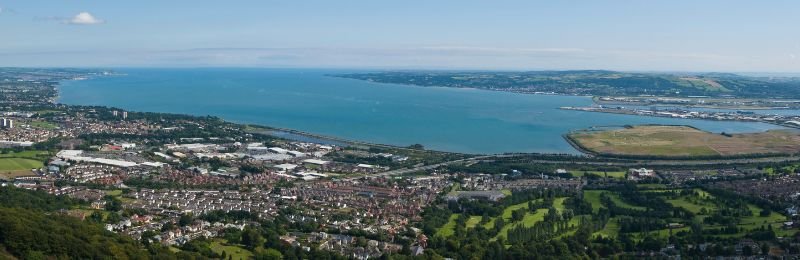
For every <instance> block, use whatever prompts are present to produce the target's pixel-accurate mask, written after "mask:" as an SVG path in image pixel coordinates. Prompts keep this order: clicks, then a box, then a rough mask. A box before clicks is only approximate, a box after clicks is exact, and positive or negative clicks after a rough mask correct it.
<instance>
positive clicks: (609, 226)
mask: <svg viewBox="0 0 800 260" xmlns="http://www.w3.org/2000/svg"><path fill="white" fill-rule="evenodd" d="M593 235H595V236H603V237H616V236H617V235H619V222H617V218H611V219H609V220H608V222H607V223H606V226H605V227H603V229H601V230H598V231H597V232H594V234H593Z"/></svg>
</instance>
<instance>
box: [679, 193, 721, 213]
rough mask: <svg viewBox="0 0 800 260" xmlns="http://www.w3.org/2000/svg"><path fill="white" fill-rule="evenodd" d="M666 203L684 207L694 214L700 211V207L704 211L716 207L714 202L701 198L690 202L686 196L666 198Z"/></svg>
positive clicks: (709, 210)
mask: <svg viewBox="0 0 800 260" xmlns="http://www.w3.org/2000/svg"><path fill="white" fill-rule="evenodd" d="M666 201H667V203H669V204H672V206H675V207H680V208H684V209H686V210H688V211H690V212H692V213H694V214H697V213H699V212H700V209H702V208H705V209H706V212H711V211H712V210H714V209H716V208H717V207H716V206H715V205H714V204H711V203H707V202H704V201H702V200H700V201H697V202H692V201H690V200H689V198H688V197H686V196H681V197H678V198H677V199H672V200H666Z"/></svg>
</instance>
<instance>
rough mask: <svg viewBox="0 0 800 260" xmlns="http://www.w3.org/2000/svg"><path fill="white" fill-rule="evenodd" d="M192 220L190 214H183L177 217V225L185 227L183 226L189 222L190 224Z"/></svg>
mask: <svg viewBox="0 0 800 260" xmlns="http://www.w3.org/2000/svg"><path fill="white" fill-rule="evenodd" d="M192 220H194V218H193V217H192V215H191V214H183V215H181V217H180V218H179V219H178V225H179V226H181V227H185V226H187V225H189V224H192Z"/></svg>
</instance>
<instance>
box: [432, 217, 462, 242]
mask: <svg viewBox="0 0 800 260" xmlns="http://www.w3.org/2000/svg"><path fill="white" fill-rule="evenodd" d="M458 215H459V214H452V215H450V219H449V220H448V221H447V223H446V224H444V226H442V227H440V228H439V229H438V230H436V236H440V237H449V236H452V235H453V233H455V229H456V219H458Z"/></svg>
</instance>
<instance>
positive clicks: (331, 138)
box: [53, 74, 593, 156]
mask: <svg viewBox="0 0 800 260" xmlns="http://www.w3.org/2000/svg"><path fill="white" fill-rule="evenodd" d="M115 76H126V74H113V75H94V76H93V77H90V78H88V79H95V78H101V77H115ZM324 76H326V77H335V78H341V79H350V80H357V81H363V80H360V79H354V78H346V77H336V76H331V75H324ZM83 80H87V79H81V80H73V79H67V80H62V81H59V82H58V84H57V85H56V86H55V87H56V88H57V90H58V91H56V93H57V96H56V97H54V98H53V100H54V102H53V104H55V105H67V106H70V105H68V104H64V103H60V101H61V100H60V99H61V95H60V94H61V91H63V83H64V82H67V81H83ZM374 83H378V84H388V85H401V86H416V87H420V88H429V87H428V86H418V85H410V84H395V83H382V82H374ZM430 87H434V88H442V89H465V90H479V91H484V90H489V91H495V92H509V93H514V94H527V95H540V96H550V95H552V96H571V97H580V98H592V97H593V96H583V95H572V94H563V93H526V92H515V91H505V90H500V89H482V88H453V87H437V86H430ZM79 106H84V105H79ZM97 106H102V107H111V108H114V107H113V106H106V105H97ZM133 111H136V112H140V111H138V110H133ZM153 113H164V114H170V113H169V112H160V111H153ZM174 114H183V115H190V116H192V114H187V113H174ZM194 116H199V115H194ZM218 117H219V118H221V119H222V120H224V121H226V122H230V123H234V124H238V125H242V126H245V127H246V126H253V127H256V128H261V129H263V130H265V131H261V133H262V134H268V135H271V136H276V137H280V138H285V139H292V138H286V137H282V136H280V135H276V134H274V133H267V132H284V133H287V134H291V135H298V136H301V137H307V138H311V139H320V140H327V141H333V142H341V143H346V144H349V145H354V146H372V147H383V148H390V149H402V150H408V151H430V152H439V153H446V154H459V155H499V154H511V153H520V152H514V151H502V152H495V153H473V152H455V151H445V150H437V149H428V148H425V149H423V150H419V149H412V148H408V147H404V146H399V145H392V144H383V143H372V142H368V141H360V140H352V139H347V138H341V137H336V136H328V135H324V134H317V133H312V132H307V131H303V130H298V129H292V128H284V127H274V126H269V125H261V124H259V123H250V122H237V121H229V120H227V118H225V117H222V116H218ZM573 130H579V129H570V130H569V131H567V132H565V133H561V135H564V134H568V133H569V132H570V131H573ZM298 141H302V140H298ZM565 142H567V145H568V147H570V148H572V149H574V152H575V153H574V155H579V156H593V154H592V153H589V152H587V151H586V150H583V149H578V148H576V147H575V145H574V144H572V143H570V142H569V141H565ZM421 144H422V145H423V146H425V145H426V144H425V143H421ZM534 153H546V154H564V153H552V152H550V153H547V152H522V153H521V154H534ZM570 154H572V153H571V152H570Z"/></svg>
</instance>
